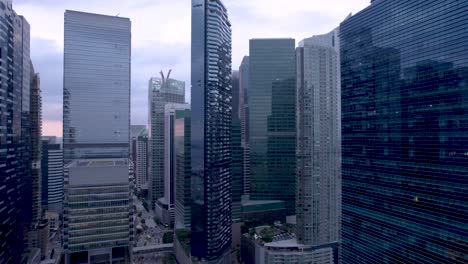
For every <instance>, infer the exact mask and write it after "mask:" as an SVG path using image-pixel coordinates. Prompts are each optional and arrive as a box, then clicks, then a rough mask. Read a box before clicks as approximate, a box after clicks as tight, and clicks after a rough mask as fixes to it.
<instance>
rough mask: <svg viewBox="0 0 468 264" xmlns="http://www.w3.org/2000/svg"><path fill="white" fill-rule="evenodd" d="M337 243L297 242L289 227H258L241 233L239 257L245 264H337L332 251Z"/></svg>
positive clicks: (336, 257) (336, 258) (335, 256)
mask: <svg viewBox="0 0 468 264" xmlns="http://www.w3.org/2000/svg"><path fill="white" fill-rule="evenodd" d="M337 246H338V245H337V244H336V245H335V244H333V245H321V246H319V247H314V246H309V245H303V244H299V243H298V242H297V239H296V235H295V234H294V233H293V232H292V230H290V229H288V228H285V227H271V226H261V227H257V228H255V229H251V231H250V232H249V233H246V234H244V235H243V236H242V242H241V258H242V261H243V262H244V263H246V264H284V263H313V264H330V263H338V256H337V255H336V253H335V252H336V251H335V250H333V249H334V248H336V247H337Z"/></svg>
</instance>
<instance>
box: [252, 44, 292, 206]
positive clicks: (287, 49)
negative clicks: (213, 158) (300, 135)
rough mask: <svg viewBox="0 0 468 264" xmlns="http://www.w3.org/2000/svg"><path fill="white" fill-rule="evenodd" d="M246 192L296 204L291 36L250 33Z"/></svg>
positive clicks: (256, 198)
mask: <svg viewBox="0 0 468 264" xmlns="http://www.w3.org/2000/svg"><path fill="white" fill-rule="evenodd" d="M248 94H249V95H248V97H249V99H248V100H249V102H248V104H249V120H248V122H249V125H248V127H249V147H250V192H251V197H252V199H254V200H283V201H285V202H286V208H287V214H288V215H294V213H295V208H296V203H295V200H296V189H295V185H296V184H295V183H296V177H295V175H296V174H295V171H296V109H295V107H296V106H295V105H296V64H295V41H294V39H252V40H250V57H249V85H248Z"/></svg>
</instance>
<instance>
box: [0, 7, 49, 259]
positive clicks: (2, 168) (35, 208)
mask: <svg viewBox="0 0 468 264" xmlns="http://www.w3.org/2000/svg"><path fill="white" fill-rule="evenodd" d="M0 18H1V20H0V25H1V27H0V33H1V34H0V35H1V37H0V40H1V41H0V65H1V68H2V70H1V74H0V193H1V194H0V223H1V224H0V263H24V262H25V261H27V256H26V255H23V253H25V249H26V244H25V243H24V242H25V241H26V237H24V235H23V234H26V233H27V231H28V230H30V228H31V227H32V224H33V220H34V221H36V220H37V219H38V217H39V211H40V203H39V202H40V201H39V200H37V199H35V198H34V197H33V192H34V193H35V194H38V190H40V186H38V184H39V183H40V182H37V181H36V180H38V179H37V178H36V179H33V177H32V176H33V172H32V165H33V159H34V158H35V157H37V154H38V152H37V151H39V149H35V150H36V152H35V155H34V156H35V157H33V153H32V151H33V150H32V144H31V143H32V137H33V135H32V133H33V132H34V131H31V111H32V110H31V109H30V104H31V101H33V103H34V102H36V103H40V98H31V88H32V83H31V74H32V73H31V64H30V55H29V37H30V32H29V30H30V27H29V24H28V22H27V21H26V19H25V18H24V17H22V16H20V15H18V14H16V12H15V11H14V10H13V6H12V1H11V0H1V1H0ZM37 95H38V94H37ZM37 100H39V101H37ZM38 106H39V104H38ZM36 114H37V112H36ZM36 116H37V115H36ZM37 121H39V120H37ZM37 124H40V123H37ZM36 128H37V127H36ZM36 132H39V131H37V129H36ZM34 161H35V160H34ZM35 165H38V164H35ZM36 172H37V170H36ZM36 176H38V175H36ZM38 187H39V188H38ZM33 188H34V190H33ZM36 198H37V197H36ZM33 199H35V200H34V203H33Z"/></svg>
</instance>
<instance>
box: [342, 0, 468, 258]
mask: <svg viewBox="0 0 468 264" xmlns="http://www.w3.org/2000/svg"><path fill="white" fill-rule="evenodd" d="M467 13H468V2H467V1H457V0H447V1H422V0H416V1H404V0H395V1H382V0H374V1H373V2H372V4H371V5H370V6H369V7H367V8H366V9H364V10H363V11H361V12H359V13H358V14H356V15H354V16H352V17H351V18H349V19H347V20H346V21H344V22H343V23H342V24H341V26H340V30H341V35H340V36H341V72H342V80H341V83H342V117H343V118H342V129H343V130H342V132H343V138H342V140H343V141H342V146H343V148H342V151H343V163H342V166H343V167H342V175H343V190H342V193H343V227H342V229H343V231H342V239H343V251H342V252H343V253H342V259H343V263H466V262H467V261H468V258H467V254H466V252H468V247H467V243H466V242H467V237H468V226H467V225H466V219H467V218H468V214H467V212H468V203H467V201H466V194H467V191H468V185H467V175H468V165H467V159H468V153H467V151H466V150H467V149H468V133H467V132H468V131H467V129H468V127H467V124H468V115H467V114H466V113H467V111H468V31H467V30H466V28H467V19H466V17H467V16H466V15H467Z"/></svg>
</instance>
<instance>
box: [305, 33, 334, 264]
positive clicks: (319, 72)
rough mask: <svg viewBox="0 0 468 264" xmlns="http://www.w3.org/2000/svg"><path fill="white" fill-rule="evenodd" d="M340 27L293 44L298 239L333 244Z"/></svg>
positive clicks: (306, 242) (315, 243) (330, 245)
mask: <svg viewBox="0 0 468 264" xmlns="http://www.w3.org/2000/svg"><path fill="white" fill-rule="evenodd" d="M339 45H340V44H339V29H335V30H333V31H331V32H330V33H328V34H324V35H319V36H313V37H311V38H307V39H304V40H303V41H301V42H300V43H299V47H298V48H297V50H296V52H297V57H296V62H297V113H298V114H297V185H296V186H297V202H296V203H297V208H296V209H297V211H296V215H297V232H296V233H297V240H298V242H299V243H301V244H306V245H313V246H319V245H321V246H323V247H329V248H333V249H334V252H335V255H334V260H335V262H336V263H338V242H339V236H340V220H341V108H340V106H341V100H340V84H341V82H340V59H339V53H340V46H339Z"/></svg>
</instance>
